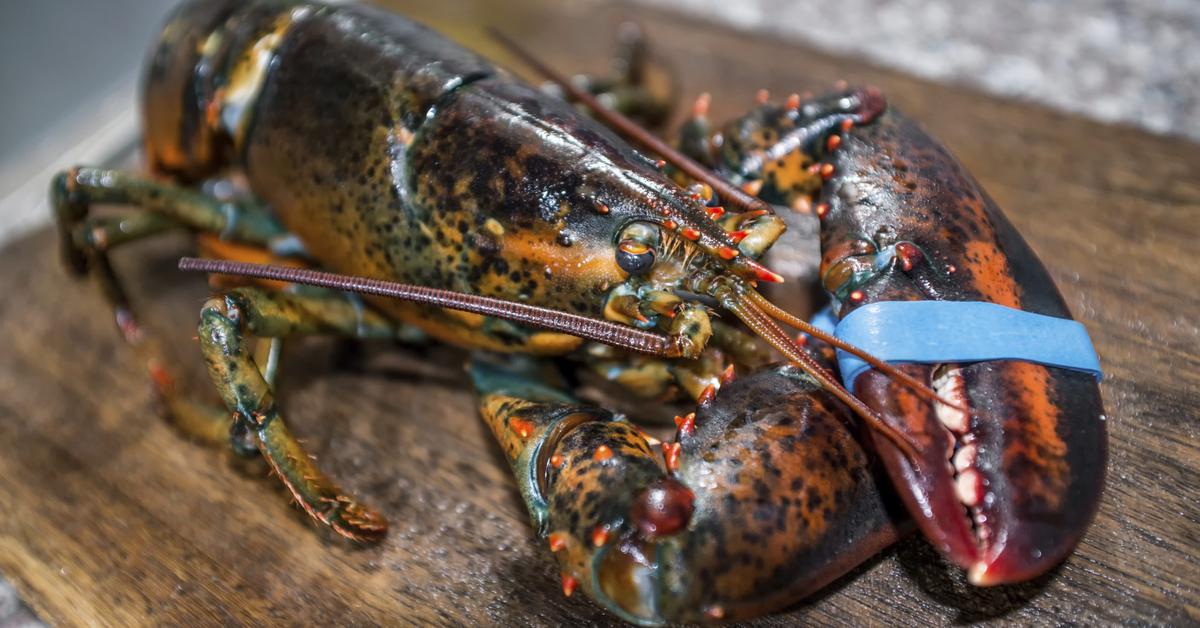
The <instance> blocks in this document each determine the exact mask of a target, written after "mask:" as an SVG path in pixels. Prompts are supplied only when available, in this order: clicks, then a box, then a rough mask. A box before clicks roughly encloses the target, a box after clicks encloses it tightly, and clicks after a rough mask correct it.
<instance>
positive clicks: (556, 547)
mask: <svg viewBox="0 0 1200 628" xmlns="http://www.w3.org/2000/svg"><path fill="white" fill-rule="evenodd" d="M549 542H550V551H551V552H558V551H561V550H562V549H563V548H565V547H566V546H567V535H566V534H565V533H563V532H551V533H550V538H549Z"/></svg>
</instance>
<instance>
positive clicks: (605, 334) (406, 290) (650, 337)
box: [179, 257, 682, 357]
mask: <svg viewBox="0 0 1200 628" xmlns="http://www.w3.org/2000/svg"><path fill="white" fill-rule="evenodd" d="M179 269H180V270H184V271H199V272H205V273H216V274H220V275H238V276H242V277H254V278H257V279H272V280H275V281H284V282H287V283H296V284H304V285H309V286H319V287H322V288H330V289H333V290H341V291H343V292H357V293H360V294H371V295H376V296H381V297H389V298H393V299H401V300H404V301H412V302H414V303H424V304H428V305H436V306H438V307H444V308H450V309H452V310H462V311H464V312H473V313H475V314H483V315H484V316H494V317H496V318H503V319H505V320H510V321H514V322H517V323H522V324H525V325H530V326H532V327H540V328H542V329H548V330H551V331H558V332H563V333H565V334H570V335H572V336H575V337H578V338H583V339H585V340H593V341H596V342H600V343H604V344H606V345H612V346H614V347H618V348H621V349H627V350H629V351H636V352H638V353H647V354H650V355H656V356H663V357H679V356H680V354H681V353H682V351H681V347H680V346H679V345H678V343H677V342H676V341H675V339H673V338H671V337H669V336H664V335H661V334H655V333H651V332H647V331H642V330H640V329H637V328H634V327H629V326H627V325H621V324H619V323H613V322H609V321H605V320H600V319H595V318H589V317H587V316H580V315H578V314H571V313H569V312H561V311H559V310H552V309H550V308H545V307H538V306H536V305H528V304H525V303H516V302H514V301H505V300H504V299H496V298H493V297H484V296H480V295H477V294H466V293H463V292H454V291H452V290H440V289H437V288H427V287H424V286H414V285H411V284H403V283H397V282H394V281H385V280H382V279H370V278H367V277H355V276H352V275H339V274H337V273H330V272H325V271H320V270H311V269H307V268H292V267H288V266H275V265H271V264H252V263H247V262H233V261H229V260H209V259H197V258H194V257H185V258H183V259H181V260H179Z"/></svg>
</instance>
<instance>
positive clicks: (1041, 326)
mask: <svg viewBox="0 0 1200 628" xmlns="http://www.w3.org/2000/svg"><path fill="white" fill-rule="evenodd" d="M811 322H812V324H813V325H814V326H816V327H817V328H819V329H821V330H822V331H825V332H827V333H830V334H833V335H834V336H837V337H838V338H840V339H842V340H845V341H846V342H848V343H850V344H852V345H855V346H857V347H859V348H860V349H863V350H864V351H866V352H868V353H870V354H872V355H874V356H875V357H877V358H879V359H881V360H883V361H885V362H888V363H904V362H915V363H920V364H940V363H943V362H983V361H986V360H1022V361H1025V362H1033V363H1035V364H1041V365H1044V366H1054V367H1059V368H1065V369H1071V370H1074V371H1082V372H1085V373H1091V374H1092V376H1094V377H1095V378H1096V381H1100V379H1101V377H1103V374H1102V373H1101V371H1100V358H1099V356H1097V355H1096V349H1095V348H1094V347H1093V346H1092V341H1091V338H1089V337H1088V333H1087V329H1086V328H1085V327H1084V326H1083V325H1082V324H1081V323H1079V322H1078V321H1073V320H1070V319H1066V318H1056V317H1054V316H1045V315H1042V314H1034V313H1032V312H1025V311H1022V310H1017V309H1013V308H1010V307H1005V306H1003V305H997V304H995V303H985V302H980V301H881V302H879V303H872V304H870V305H864V306H862V307H860V308H858V309H856V310H854V311H853V312H851V313H849V314H847V315H846V318H844V319H842V320H841V321H838V320H837V319H836V318H834V316H833V313H832V312H831V311H830V309H829V308H825V309H824V310H821V311H820V312H818V313H817V314H816V316H814V317H813V319H812V321H811ZM837 355H838V367H839V368H840V369H841V372H842V382H843V384H844V385H845V386H846V387H847V388H852V387H853V385H854V380H855V379H857V378H858V376H859V375H861V374H862V372H863V371H866V370H868V369H870V368H871V366H870V365H869V364H867V363H866V362H864V361H862V360H861V359H859V358H857V357H855V356H853V355H850V354H849V353H846V352H845V351H841V350H838V352H837Z"/></svg>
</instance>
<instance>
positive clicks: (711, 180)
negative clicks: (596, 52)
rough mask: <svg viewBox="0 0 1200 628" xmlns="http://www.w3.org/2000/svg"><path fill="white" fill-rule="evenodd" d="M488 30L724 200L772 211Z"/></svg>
mask: <svg viewBox="0 0 1200 628" xmlns="http://www.w3.org/2000/svg"><path fill="white" fill-rule="evenodd" d="M488 33H489V34H490V35H491V36H492V37H494V38H496V40H497V41H499V42H500V44H501V45H503V46H504V47H505V48H507V49H508V50H509V52H511V53H512V54H513V55H515V56H516V57H517V58H519V59H521V60H522V61H523V62H525V63H526V64H528V65H529V66H530V67H532V68H533V69H534V70H536V71H537V72H538V73H539V74H541V75H543V76H545V77H546V78H547V79H549V80H550V81H551V82H553V83H555V84H557V85H558V86H559V87H561V88H562V90H563V91H564V92H566V93H567V94H568V95H569V96H570V97H571V98H573V99H575V100H577V101H579V102H581V103H583V104H584V106H586V107H587V108H588V109H589V110H591V112H592V114H593V115H595V116H596V117H597V118H600V119H601V120H603V121H604V123H605V124H607V125H609V126H611V127H612V128H614V129H616V130H617V132H618V133H620V134H622V135H624V136H625V137H628V138H630V139H632V140H634V141H635V142H637V143H639V144H641V145H642V146H643V147H644V148H646V149H648V150H650V151H651V152H654V153H657V154H658V155H659V156H660V157H662V158H663V159H665V160H667V161H668V162H669V163H671V164H672V165H674V166H675V167H676V168H679V169H680V170H682V171H683V172H684V173H685V174H687V175H688V176H689V177H691V178H693V179H695V180H697V181H700V182H702V183H705V184H707V185H708V186H709V187H711V188H712V189H713V191H715V192H716V193H717V195H719V196H720V197H721V200H722V201H724V202H725V203H726V204H728V205H733V206H734V207H737V208H739V209H741V210H743V211H757V210H765V211H768V212H769V211H771V208H770V206H768V205H767V204H766V203H764V202H763V201H761V200H759V199H757V198H754V197H753V196H750V195H749V194H746V193H745V192H743V191H742V190H739V189H738V188H737V187H736V186H734V185H731V184H730V183H729V182H728V181H726V180H724V179H722V178H721V177H719V176H717V175H716V174H715V173H713V172H712V171H711V170H709V169H708V168H705V167H704V166H702V165H700V164H699V163H696V162H695V161H694V160H692V159H691V158H690V157H688V156H687V155H684V154H683V153H681V152H679V151H677V150H675V149H674V148H672V147H671V146H670V145H669V144H667V143H666V142H664V141H662V140H660V139H658V138H657V137H655V136H654V134H653V133H650V132H649V131H647V130H646V129H644V128H642V127H641V126H639V125H638V123H636V122H634V121H633V120H630V119H629V118H626V117H625V116H623V115H621V114H620V113H619V112H617V111H613V110H612V109H609V108H608V107H605V106H604V105H601V104H600V102H599V101H597V100H596V98H595V96H592V95H591V94H589V93H587V92H586V91H584V90H582V89H580V88H579V87H577V86H576V85H575V84H574V83H572V82H570V81H568V80H567V79H566V77H564V76H563V75H562V74H559V73H558V72H557V71H555V70H554V69H553V68H551V67H550V66H548V65H546V64H545V63H542V62H541V60H539V59H538V58H537V57H535V56H533V54H532V53H530V52H529V51H527V50H525V49H524V48H522V47H521V46H520V44H518V43H517V42H515V41H513V40H511V39H509V38H508V37H507V36H506V35H504V33H501V32H500V31H498V30H496V29H494V28H489V29H488Z"/></svg>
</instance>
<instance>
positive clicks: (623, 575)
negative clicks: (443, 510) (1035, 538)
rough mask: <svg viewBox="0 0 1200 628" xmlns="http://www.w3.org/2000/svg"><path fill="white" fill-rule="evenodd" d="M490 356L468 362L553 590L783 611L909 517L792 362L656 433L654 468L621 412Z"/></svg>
mask: <svg viewBox="0 0 1200 628" xmlns="http://www.w3.org/2000/svg"><path fill="white" fill-rule="evenodd" d="M485 368H486V367H483V366H481V365H479V364H478V363H477V364H476V365H474V366H473V372H474V374H475V379H476V384H477V386H479V388H480V389H481V391H483V392H484V395H483V399H482V403H481V408H482V412H483V415H484V418H485V419H486V420H487V421H488V423H489V424H491V426H492V428H493V431H494V432H495V434H496V436H497V438H498V439H499V440H500V442H501V446H502V448H503V449H504V451H505V453H506V455H507V457H508V459H509V461H510V463H511V464H512V466H513V470H514V472H515V474H516V477H517V479H518V483H519V485H520V486H521V491H522V494H523V495H524V497H525V501H526V504H527V506H528V507H529V511H530V514H531V516H532V518H533V522H534V526H535V528H536V529H537V530H538V532H539V533H540V534H541V535H543V536H544V538H545V539H546V541H547V543H548V545H549V547H550V550H551V551H552V552H553V553H554V555H555V557H556V558H557V559H558V562H559V565H560V568H561V569H562V574H563V575H562V584H563V592H564V593H565V594H567V595H572V594H573V593H575V592H579V593H582V594H585V595H587V596H588V597H590V598H592V599H593V600H595V601H596V602H597V603H599V604H601V605H603V606H604V607H606V608H608V609H609V610H610V611H612V612H613V613H615V614H617V615H618V616H620V617H621V618H623V619H625V620H627V621H632V622H635V623H638V624H643V625H651V624H661V623H665V622H711V621H720V620H730V619H736V618H746V617H753V616H757V615H760V614H762V613H766V612H770V611H772V610H778V609H780V608H784V607H786V606H788V605H790V604H792V603H794V602H796V601H797V600H799V599H801V598H803V597H804V596H806V595H808V594H810V593H812V592H814V591H816V590H818V589H820V588H821V587H823V586H825V585H826V584H828V583H829V582H831V581H833V580H834V579H836V578H838V577H839V576H841V575H843V574H845V573H846V572H847V571H849V570H851V569H852V568H854V567H855V566H857V565H858V564H859V563H861V562H862V561H864V560H866V559H867V558H869V557H871V556H872V555H874V554H876V553H877V552H878V551H879V550H881V549H882V548H884V547H886V546H888V545H890V544H891V543H893V542H894V541H895V540H896V539H897V538H898V536H899V534H900V533H901V532H902V531H907V529H909V528H910V527H911V526H910V525H909V524H908V523H907V521H906V520H905V519H904V515H903V510H902V508H901V507H900V505H899V504H898V503H896V502H895V499H894V496H893V495H892V494H891V493H890V492H888V491H881V490H880V489H881V485H882V484H886V481H884V480H882V479H880V480H877V479H876V478H877V477H878V468H877V465H876V464H875V463H874V461H873V460H872V458H870V457H869V456H868V455H867V453H866V452H865V450H864V449H863V447H862V445H861V444H860V442H859V441H858V440H857V439H856V438H855V436H854V435H853V434H852V433H851V431H850V429H848V427H847V425H849V424H850V411H849V410H848V409H846V408H845V407H844V406H842V405H841V404H840V403H839V402H838V401H837V400H836V399H834V398H833V397H832V396H831V395H830V394H829V393H827V392H825V391H823V390H822V389H821V388H820V387H819V386H818V385H817V384H816V383H815V381H814V380H812V379H810V378H809V377H808V376H807V375H804V374H803V373H802V372H801V371H799V370H797V369H794V368H793V367H790V366H781V367H775V368H768V369H765V370H761V371H757V372H755V373H752V374H750V375H747V376H745V377H742V378H739V379H737V380H734V381H732V382H730V383H728V384H726V385H725V386H723V387H722V388H721V390H720V392H719V393H718V394H717V395H716V397H715V398H714V399H712V400H711V401H709V402H707V403H705V404H703V405H702V406H701V407H700V408H699V409H698V410H697V412H696V413H695V415H694V417H693V416H689V417H688V418H686V419H683V420H682V421H681V424H680V428H679V440H678V441H677V442H675V443H664V444H663V450H662V453H665V454H666V456H665V458H666V461H665V462H666V464H665V469H664V464H663V459H664V456H661V455H660V452H659V450H658V448H657V447H655V448H654V449H651V447H650V446H649V445H648V444H647V441H646V439H645V438H644V437H643V436H641V435H640V433H639V432H638V430H637V429H636V428H635V427H633V425H632V424H630V423H628V422H627V421H625V420H623V419H621V418H620V417H615V416H614V415H612V413H610V412H607V411H605V410H602V409H600V408H596V407H593V406H584V405H579V404H577V403H575V402H573V401H571V400H569V399H567V398H565V397H562V396H561V395H557V394H555V393H552V394H547V393H546V392H545V391H544V390H539V389H535V386H537V385H535V384H531V383H526V382H516V381H515V380H514V378H513V377H512V376H511V375H510V372H511V369H510V372H503V373H499V372H496V371H492V372H487V371H485ZM894 516H895V517H897V518H894ZM897 522H901V523H897Z"/></svg>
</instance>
